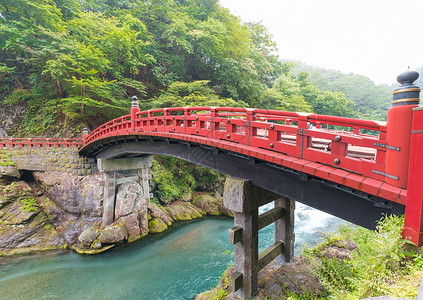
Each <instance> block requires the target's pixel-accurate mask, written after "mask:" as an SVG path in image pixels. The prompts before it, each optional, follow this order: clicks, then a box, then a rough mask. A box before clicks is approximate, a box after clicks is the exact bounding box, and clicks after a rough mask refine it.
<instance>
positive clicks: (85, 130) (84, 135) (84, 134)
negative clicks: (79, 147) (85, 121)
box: [82, 127, 88, 146]
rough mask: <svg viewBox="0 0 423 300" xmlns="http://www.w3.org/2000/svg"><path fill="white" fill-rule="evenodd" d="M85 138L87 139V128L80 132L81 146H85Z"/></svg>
mask: <svg viewBox="0 0 423 300" xmlns="http://www.w3.org/2000/svg"><path fill="white" fill-rule="evenodd" d="M87 137H88V128H87V127H84V129H83V131H82V144H83V145H84V146H85V144H86V142H87Z"/></svg>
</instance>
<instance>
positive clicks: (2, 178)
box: [0, 159, 21, 185]
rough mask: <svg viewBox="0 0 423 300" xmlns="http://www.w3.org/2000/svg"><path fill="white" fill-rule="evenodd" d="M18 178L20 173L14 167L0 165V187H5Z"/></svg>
mask: <svg viewBox="0 0 423 300" xmlns="http://www.w3.org/2000/svg"><path fill="white" fill-rule="evenodd" d="M0 162H1V159H0ZM19 178H21V172H20V171H19V170H18V169H17V168H16V167H15V166H8V165H6V166H2V165H0V185H7V184H9V183H10V182H12V181H16V180H18V179H19Z"/></svg>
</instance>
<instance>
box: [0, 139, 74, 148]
mask: <svg viewBox="0 0 423 300" xmlns="http://www.w3.org/2000/svg"><path fill="white" fill-rule="evenodd" d="M81 146H82V140H81V139H46V138H0V148H6V147H12V148H14V147H18V148H24V147H28V148H33V147H35V148H41V147H47V148H50V147H53V148H59V147H62V148H80V147H81Z"/></svg>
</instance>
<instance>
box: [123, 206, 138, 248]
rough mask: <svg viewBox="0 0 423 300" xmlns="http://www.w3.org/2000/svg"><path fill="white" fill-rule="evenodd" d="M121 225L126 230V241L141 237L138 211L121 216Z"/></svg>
mask: <svg viewBox="0 0 423 300" xmlns="http://www.w3.org/2000/svg"><path fill="white" fill-rule="evenodd" d="M121 220H122V223H123V225H124V226H125V228H126V230H127V231H128V242H133V241H135V240H138V239H139V238H141V229H140V220H139V215H138V213H136V212H134V213H132V214H130V215H128V216H125V217H122V218H121Z"/></svg>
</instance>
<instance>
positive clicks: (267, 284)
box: [195, 256, 325, 300]
mask: <svg viewBox="0 0 423 300" xmlns="http://www.w3.org/2000/svg"><path fill="white" fill-rule="evenodd" d="M231 273H233V268H229V269H228V270H227V271H226V272H225V275H224V276H223V277H222V278H221V279H220V281H219V284H218V286H217V287H216V288H214V289H212V290H211V291H207V292H204V293H201V294H199V295H197V297H196V298H195V300H205V299H210V298H212V297H211V296H212V295H218V294H223V293H224V294H226V296H223V297H222V298H219V299H225V300H240V299H241V298H239V297H238V296H237V295H235V294H234V293H229V292H230V290H229V287H228V281H229V280H228V277H229V276H230V274H231ZM258 287H259V294H258V295H257V296H256V297H254V299H255V300H265V299H286V298H287V297H286V295H285V294H286V292H287V291H290V292H291V293H295V294H297V295H300V297H301V295H303V294H305V293H308V292H310V293H312V294H313V295H315V296H316V299H317V298H320V297H319V296H320V295H323V293H324V291H325V289H324V287H323V286H322V285H321V283H320V281H319V279H318V277H317V276H316V275H315V274H313V273H312V272H311V270H310V266H309V265H308V261H307V259H305V258H304V257H302V256H299V257H295V258H294V260H293V262H292V263H290V264H283V265H280V266H278V265H276V264H275V263H271V264H269V265H268V266H266V267H265V268H264V269H263V270H261V271H260V272H259V274H258Z"/></svg>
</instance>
